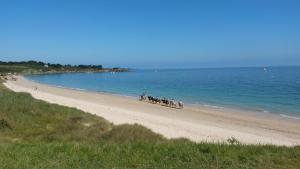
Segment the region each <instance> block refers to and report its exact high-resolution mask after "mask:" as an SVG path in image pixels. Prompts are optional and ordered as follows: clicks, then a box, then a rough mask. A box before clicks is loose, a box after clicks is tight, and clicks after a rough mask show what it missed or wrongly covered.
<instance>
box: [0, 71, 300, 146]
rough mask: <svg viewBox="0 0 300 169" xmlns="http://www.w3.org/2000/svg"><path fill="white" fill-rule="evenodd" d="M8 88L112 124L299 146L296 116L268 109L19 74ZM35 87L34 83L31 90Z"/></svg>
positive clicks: (195, 138) (299, 128) (172, 135)
mask: <svg viewBox="0 0 300 169" xmlns="http://www.w3.org/2000/svg"><path fill="white" fill-rule="evenodd" d="M4 84H5V86H6V87H8V88H9V89H11V90H13V91H17V92H27V93H30V94H31V95H32V96H33V97H35V98H37V99H41V100H45V101H47V102H50V103H57V104H60V105H65V106H69V107H76V108H78V109H81V110H84V111H86V112H90V113H92V114H96V115H99V116H101V117H103V118H105V119H107V120H109V121H111V122H113V123H115V124H124V123H129V124H134V123H138V124H141V125H143V126H145V127H148V128H150V129H151V130H153V131H154V132H157V133H159V134H162V135H163V136H165V137H167V138H180V137H185V138H188V139H190V140H192V141H196V142H201V141H206V142H226V141H227V139H228V138H231V137H234V138H236V139H237V140H239V141H240V142H241V143H244V144H275V145H286V146H294V145H300V120H299V119H290V118H286V117H281V116H280V115H273V114H270V113H263V114H258V113H257V114H252V113H250V111H249V112H248V111H243V110H231V109H227V108H224V109H223V108H222V109H214V108H211V107H209V108H207V107H204V106H190V105H187V106H185V108H184V109H173V108H168V107H165V106H159V105H155V104H149V103H147V102H141V101H137V99H134V98H133V97H132V98H131V97H130V96H124V95H119V94H110V93H106V92H93V91H88V90H78V89H70V88H65V87H55V86H52V85H45V84H41V83H38V82H34V81H31V80H27V79H25V78H24V77H21V76H19V77H18V80H17V81H7V82H6V83H4ZM33 86H37V87H38V90H37V91H35V90H34V88H33Z"/></svg>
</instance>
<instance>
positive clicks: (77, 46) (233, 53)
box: [0, 0, 300, 68]
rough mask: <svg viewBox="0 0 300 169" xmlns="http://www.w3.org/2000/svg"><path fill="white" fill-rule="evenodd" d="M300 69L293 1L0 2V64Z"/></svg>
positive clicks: (297, 12) (298, 11)
mask: <svg viewBox="0 0 300 169" xmlns="http://www.w3.org/2000/svg"><path fill="white" fill-rule="evenodd" d="M30 59H34V60H41V61H46V62H53V63H63V64H66V63H70V64H103V65H104V66H106V67H110V66H122V67H135V68H142V67H146V68H160V67H162V68H184V67H231V66H266V65H300V1H298V0H294V1H291V0H282V1H279V0H258V1H256V0H249V1H248V0H239V1H238V0H219V1H217V0H207V1H204V0H203V1H202V0H195V1H191V0H181V1H178V0H126V1H125V0H119V1H117V0H110V1H101V0H97V1H96V0H95V1H92V0H86V1H83V0H82V1H79V0H49V1H46V0H36V1H33V0H26V1H23V0H20V1H15V0H0V60H30Z"/></svg>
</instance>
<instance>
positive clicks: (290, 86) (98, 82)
mask: <svg viewBox="0 0 300 169" xmlns="http://www.w3.org/2000/svg"><path fill="white" fill-rule="evenodd" d="M26 78H27V79H29V80H33V81H36V82H40V83H44V84H49V85H54V86H59V87H67V88H72V89H78V90H88V91H96V92H106V93H112V94H119V95H125V96H132V97H136V98H138V96H139V95H141V94H142V93H143V92H147V94H148V95H152V96H155V97H160V98H164V97H166V98H169V99H175V100H181V101H183V102H184V103H187V104H193V105H201V106H208V107H217V108H237V109H245V110H253V111H255V112H260V113H275V114H278V115H280V116H283V117H285V118H294V119H300V67H299V66H289V67H245V68H197V69H147V70H143V69H132V70H131V71H129V72H120V73H114V72H107V73H65V74H43V75H28V76H26Z"/></svg>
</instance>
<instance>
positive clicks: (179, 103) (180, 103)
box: [178, 101, 183, 109]
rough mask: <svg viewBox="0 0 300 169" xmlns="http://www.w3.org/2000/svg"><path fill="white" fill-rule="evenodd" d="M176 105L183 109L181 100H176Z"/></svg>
mask: <svg viewBox="0 0 300 169" xmlns="http://www.w3.org/2000/svg"><path fill="white" fill-rule="evenodd" d="M178 106H179V108H181V109H183V102H182V101H179V102H178Z"/></svg>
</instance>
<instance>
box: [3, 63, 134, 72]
mask: <svg viewBox="0 0 300 169" xmlns="http://www.w3.org/2000/svg"><path fill="white" fill-rule="evenodd" d="M126 71H128V69H125V68H118V67H116V68H103V66H102V65H70V64H68V65H62V64H51V63H44V62H40V61H33V60H31V61H20V62H11V61H10V62H3V61H0V73H3V74H6V73H22V74H42V73H68V72H69V73H72V72H126Z"/></svg>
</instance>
